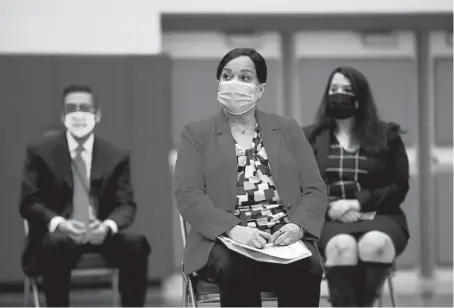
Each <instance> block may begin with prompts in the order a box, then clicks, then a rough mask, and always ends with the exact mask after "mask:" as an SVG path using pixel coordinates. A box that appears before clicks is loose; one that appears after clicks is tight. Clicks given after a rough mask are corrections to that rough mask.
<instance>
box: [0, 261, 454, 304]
mask: <svg viewBox="0 0 454 308" xmlns="http://www.w3.org/2000/svg"><path fill="white" fill-rule="evenodd" d="M393 284H394V288H395V290H396V293H397V303H398V306H399V307H417V306H419V307H421V306H423V307H453V277H452V269H445V270H439V271H437V274H436V275H435V279H434V280H433V281H430V282H424V281H422V280H421V279H419V276H418V274H417V273H416V272H414V271H407V272H406V271H399V272H398V273H396V276H395V277H394V278H393ZM385 289H386V290H385V294H384V301H383V304H384V306H385V307H386V306H390V304H391V302H390V300H389V294H388V290H387V288H385ZM180 291H181V279H180V277H179V276H178V275H175V276H174V277H172V278H170V279H169V280H168V281H166V282H165V283H164V284H163V285H162V287H161V288H157V287H153V288H150V289H149V291H148V293H147V306H148V307H172V306H173V307H175V306H180V304H181V302H180V299H181V292H180ZM323 295H326V285H325V284H322V296H323ZM111 300H112V291H111V290H109V289H77V290H73V291H72V293H71V305H72V306H74V307H84V306H85V307H86V306H91V307H102V306H104V307H105V306H111ZM41 303H44V298H42V295H41ZM31 305H32V303H31V302H30V306H31ZM20 306H23V294H22V293H20V292H16V293H14V292H11V293H0V307H20ZM201 306H202V307H210V306H219V305H213V304H210V305H201ZM263 306H264V307H276V302H267V303H264V304H263ZM320 306H321V307H329V306H330V305H329V303H328V302H327V301H326V300H325V299H322V300H321V302H320Z"/></svg>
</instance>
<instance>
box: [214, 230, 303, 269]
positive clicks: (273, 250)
mask: <svg viewBox="0 0 454 308" xmlns="http://www.w3.org/2000/svg"><path fill="white" fill-rule="evenodd" d="M218 238H219V240H221V242H222V243H224V245H225V246H226V247H227V248H229V249H230V250H233V251H235V252H237V253H240V254H242V255H244V256H246V257H248V258H251V259H254V260H256V261H259V262H270V263H279V264H289V263H293V262H295V261H298V260H301V259H304V258H307V257H310V256H312V253H311V252H310V250H309V249H307V247H306V245H304V243H303V242H302V241H298V242H296V243H294V244H292V245H288V246H274V245H273V244H266V246H265V248H263V249H258V248H255V247H251V246H248V245H245V244H242V243H240V242H237V241H234V240H232V239H231V238H229V237H225V236H220V237H218Z"/></svg>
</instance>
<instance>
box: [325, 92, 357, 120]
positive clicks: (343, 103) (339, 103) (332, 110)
mask: <svg viewBox="0 0 454 308" xmlns="http://www.w3.org/2000/svg"><path fill="white" fill-rule="evenodd" d="M328 100H329V101H328V110H327V111H328V115H329V116H330V117H332V118H335V119H347V118H350V117H352V116H354V115H355V113H356V110H357V109H356V108H355V101H356V99H355V96H353V95H348V94H342V93H336V94H331V95H330V96H329V98H328Z"/></svg>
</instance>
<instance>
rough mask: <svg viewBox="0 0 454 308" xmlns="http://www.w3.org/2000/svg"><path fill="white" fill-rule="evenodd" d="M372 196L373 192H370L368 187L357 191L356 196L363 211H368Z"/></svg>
mask: <svg viewBox="0 0 454 308" xmlns="http://www.w3.org/2000/svg"><path fill="white" fill-rule="evenodd" d="M370 197H371V192H370V190H367V189H366V190H361V191H359V192H357V193H356V198H357V199H358V202H359V204H360V206H361V211H362V212H364V211H367V210H368V209H369V208H370V206H368V203H369V201H370Z"/></svg>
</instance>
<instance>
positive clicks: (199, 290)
mask: <svg viewBox="0 0 454 308" xmlns="http://www.w3.org/2000/svg"><path fill="white" fill-rule="evenodd" d="M178 215H179V217H180V231H181V239H182V242H183V246H186V238H187V236H188V230H187V226H186V222H185V221H184V219H183V217H181V215H180V214H178ZM181 275H182V276H183V297H182V307H189V305H190V306H191V307H197V306H198V304H202V303H203V304H204V303H219V302H220V297H219V288H218V286H217V285H216V283H214V282H212V281H207V280H205V279H202V278H201V277H200V276H197V274H196V273H192V274H189V275H186V274H185V272H184V263H183V262H181ZM262 301H277V296H276V294H275V293H274V292H262Z"/></svg>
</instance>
